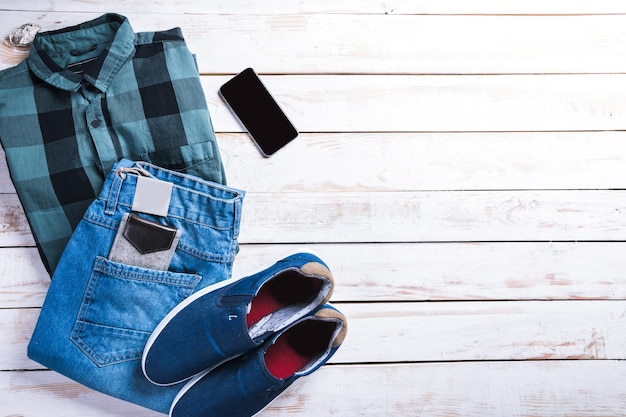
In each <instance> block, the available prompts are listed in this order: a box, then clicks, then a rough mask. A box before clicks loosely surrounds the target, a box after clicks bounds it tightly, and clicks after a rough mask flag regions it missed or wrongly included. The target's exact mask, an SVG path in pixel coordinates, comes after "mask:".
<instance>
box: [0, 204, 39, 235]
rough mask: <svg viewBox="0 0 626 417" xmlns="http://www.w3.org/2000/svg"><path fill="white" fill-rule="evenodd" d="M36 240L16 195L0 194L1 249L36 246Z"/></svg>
mask: <svg viewBox="0 0 626 417" xmlns="http://www.w3.org/2000/svg"><path fill="white" fill-rule="evenodd" d="M34 245H35V240H34V239H33V235H32V233H31V231H30V226H29V225H28V221H27V220H26V215H25V214H24V210H23V209H22V204H21V203H20V200H19V199H18V198H17V195H16V194H0V247H3V246H34Z"/></svg>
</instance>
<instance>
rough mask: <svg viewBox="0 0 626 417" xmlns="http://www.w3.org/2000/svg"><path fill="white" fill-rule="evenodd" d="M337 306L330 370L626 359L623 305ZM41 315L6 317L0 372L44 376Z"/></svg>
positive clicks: (0, 326)
mask: <svg viewBox="0 0 626 417" xmlns="http://www.w3.org/2000/svg"><path fill="white" fill-rule="evenodd" d="M335 306H336V307H337V308H339V309H340V310H341V311H343V312H344V314H345V315H346V317H347V319H348V328H349V335H348V337H347V338H346V341H345V342H344V344H343V346H342V348H341V350H340V351H338V352H337V354H336V355H335V356H334V357H333V358H332V359H331V363H347V364H351V363H387V362H392V363H397V362H443V361H446V362H450V361H481V360H487V361H489V360H503V361H504V360H531V359H541V360H547V359H552V360H557V359H607V360H609V359H610V360H613V359H619V360H623V359H625V358H626V353H625V352H624V349H623V347H624V346H625V345H626V321H625V320H624V316H626V301H624V300H619V301H553V302H549V303H547V302H544V301H518V302H515V303H511V302H506V301H501V302H498V301H492V302H471V303H467V302H437V303H423V302H421V303H369V302H367V303H354V304H341V303H340V304H335ZM38 314H39V310H38V309H0V335H1V336H2V340H3V341H5V342H4V343H3V344H2V345H0V369H2V370H19V369H41V365H39V364H37V363H35V362H33V361H31V360H30V359H28V358H27V357H26V355H25V352H26V346H27V344H28V340H29V339H30V335H31V333H32V329H34V326H35V323H36V319H37V317H38ZM425 335H428V336H425ZM400 340H402V343H399V341H400Z"/></svg>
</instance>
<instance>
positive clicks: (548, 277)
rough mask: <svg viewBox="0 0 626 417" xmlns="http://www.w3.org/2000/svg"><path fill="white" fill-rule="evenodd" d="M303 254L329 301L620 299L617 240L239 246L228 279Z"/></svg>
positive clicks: (623, 266)
mask: <svg viewBox="0 0 626 417" xmlns="http://www.w3.org/2000/svg"><path fill="white" fill-rule="evenodd" d="M303 249H305V250H306V249H308V250H313V251H314V252H315V253H317V254H318V255H319V256H320V257H321V258H322V259H324V260H325V261H326V262H327V263H328V265H329V266H330V268H331V270H332V271H333V273H334V276H335V278H336V286H335V292H334V293H333V297H332V298H333V300H334V301H349V302H354V301H371V302H373V301H421V300H466V301H471V300H557V299H614V300H621V299H626V273H624V271H626V259H625V258H624V257H623V256H622V254H623V253H625V252H626V243H623V242H546V243H528V242H524V243H491V242H487V243H461V244H455V243H419V244H414V243H408V244H406V243H391V244H390V243H387V244H380V243H372V244H358V245H357V244H330V245H324V244H315V245H311V244H308V245H306V246H302V245H241V251H240V253H239V254H238V255H237V259H236V261H235V264H234V267H233V275H234V276H236V277H241V276H247V275H249V274H252V273H255V272H258V271H260V270H262V269H263V268H265V267H266V266H267V265H268V263H271V262H273V260H274V259H280V258H282V257H284V256H286V255H288V254H291V253H295V252H297V251H299V250H303ZM1 256H2V255H1V254H0V257H1Z"/></svg>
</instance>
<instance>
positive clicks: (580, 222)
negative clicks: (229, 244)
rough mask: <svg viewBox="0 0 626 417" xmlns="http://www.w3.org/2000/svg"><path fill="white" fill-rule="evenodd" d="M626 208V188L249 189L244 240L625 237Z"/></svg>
mask: <svg viewBox="0 0 626 417" xmlns="http://www.w3.org/2000/svg"><path fill="white" fill-rule="evenodd" d="M625 213H626V192H623V191H592V190H582V191H489V192H482V191H475V192H470V191H458V192H455V191H451V192H415V193H414V192H405V193H395V192H394V193H391V192H390V193H384V194H381V193H248V194H247V197H246V202H245V204H244V209H243V216H242V226H241V235H240V240H241V242H243V243H307V242H320V243H323V242H335V243H342V242H455V241H535V240H546V241H552V240H623V239H624V233H623V231H624V227H626V217H625ZM277 225H280V226H277Z"/></svg>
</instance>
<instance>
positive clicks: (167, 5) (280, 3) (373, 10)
mask: <svg viewBox="0 0 626 417" xmlns="http://www.w3.org/2000/svg"><path fill="white" fill-rule="evenodd" d="M19 8H20V9H21V10H33V11H40V10H46V11H56V12H96V11H98V12H101V13H105V12H109V11H111V10H115V11H117V12H118V13H141V12H144V13H145V3H144V2H143V1H142V0H112V1H109V2H106V3H102V2H84V1H80V0H69V1H63V2H61V3H59V2H54V1H52V0H30V1H29V2H27V3H25V4H20V6H19ZM625 12H626V7H625V6H624V4H623V2H621V1H619V0H596V1H593V0H574V1H571V0H570V1H567V0H551V1H549V2H545V1H541V0H528V1H524V2H499V3H494V2H492V1H491V0H477V1H472V2H467V1H464V0H425V1H418V2H416V1H414V0H400V1H395V2H394V3H393V4H386V3H384V2H380V1H377V0H342V1H341V2H336V1H330V0H318V1H314V2H311V1H306V0H270V1H264V2H263V3H261V4H260V3H258V2H255V1H238V2H233V1H229V0H214V1H212V2H210V3H204V2H197V1H195V0H177V1H163V0H156V1H155V2H154V3H153V8H152V9H151V10H150V13H151V14H176V13H196V14H202V13H206V14H211V13H214V14H255V15H256V14H293V13H296V14H308V13H323V14H327V13H333V14H334V13H349V14H353V13H367V14H389V15H390V14H496V15H499V14H524V15H526V14H559V15H568V14H606V13H625Z"/></svg>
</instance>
